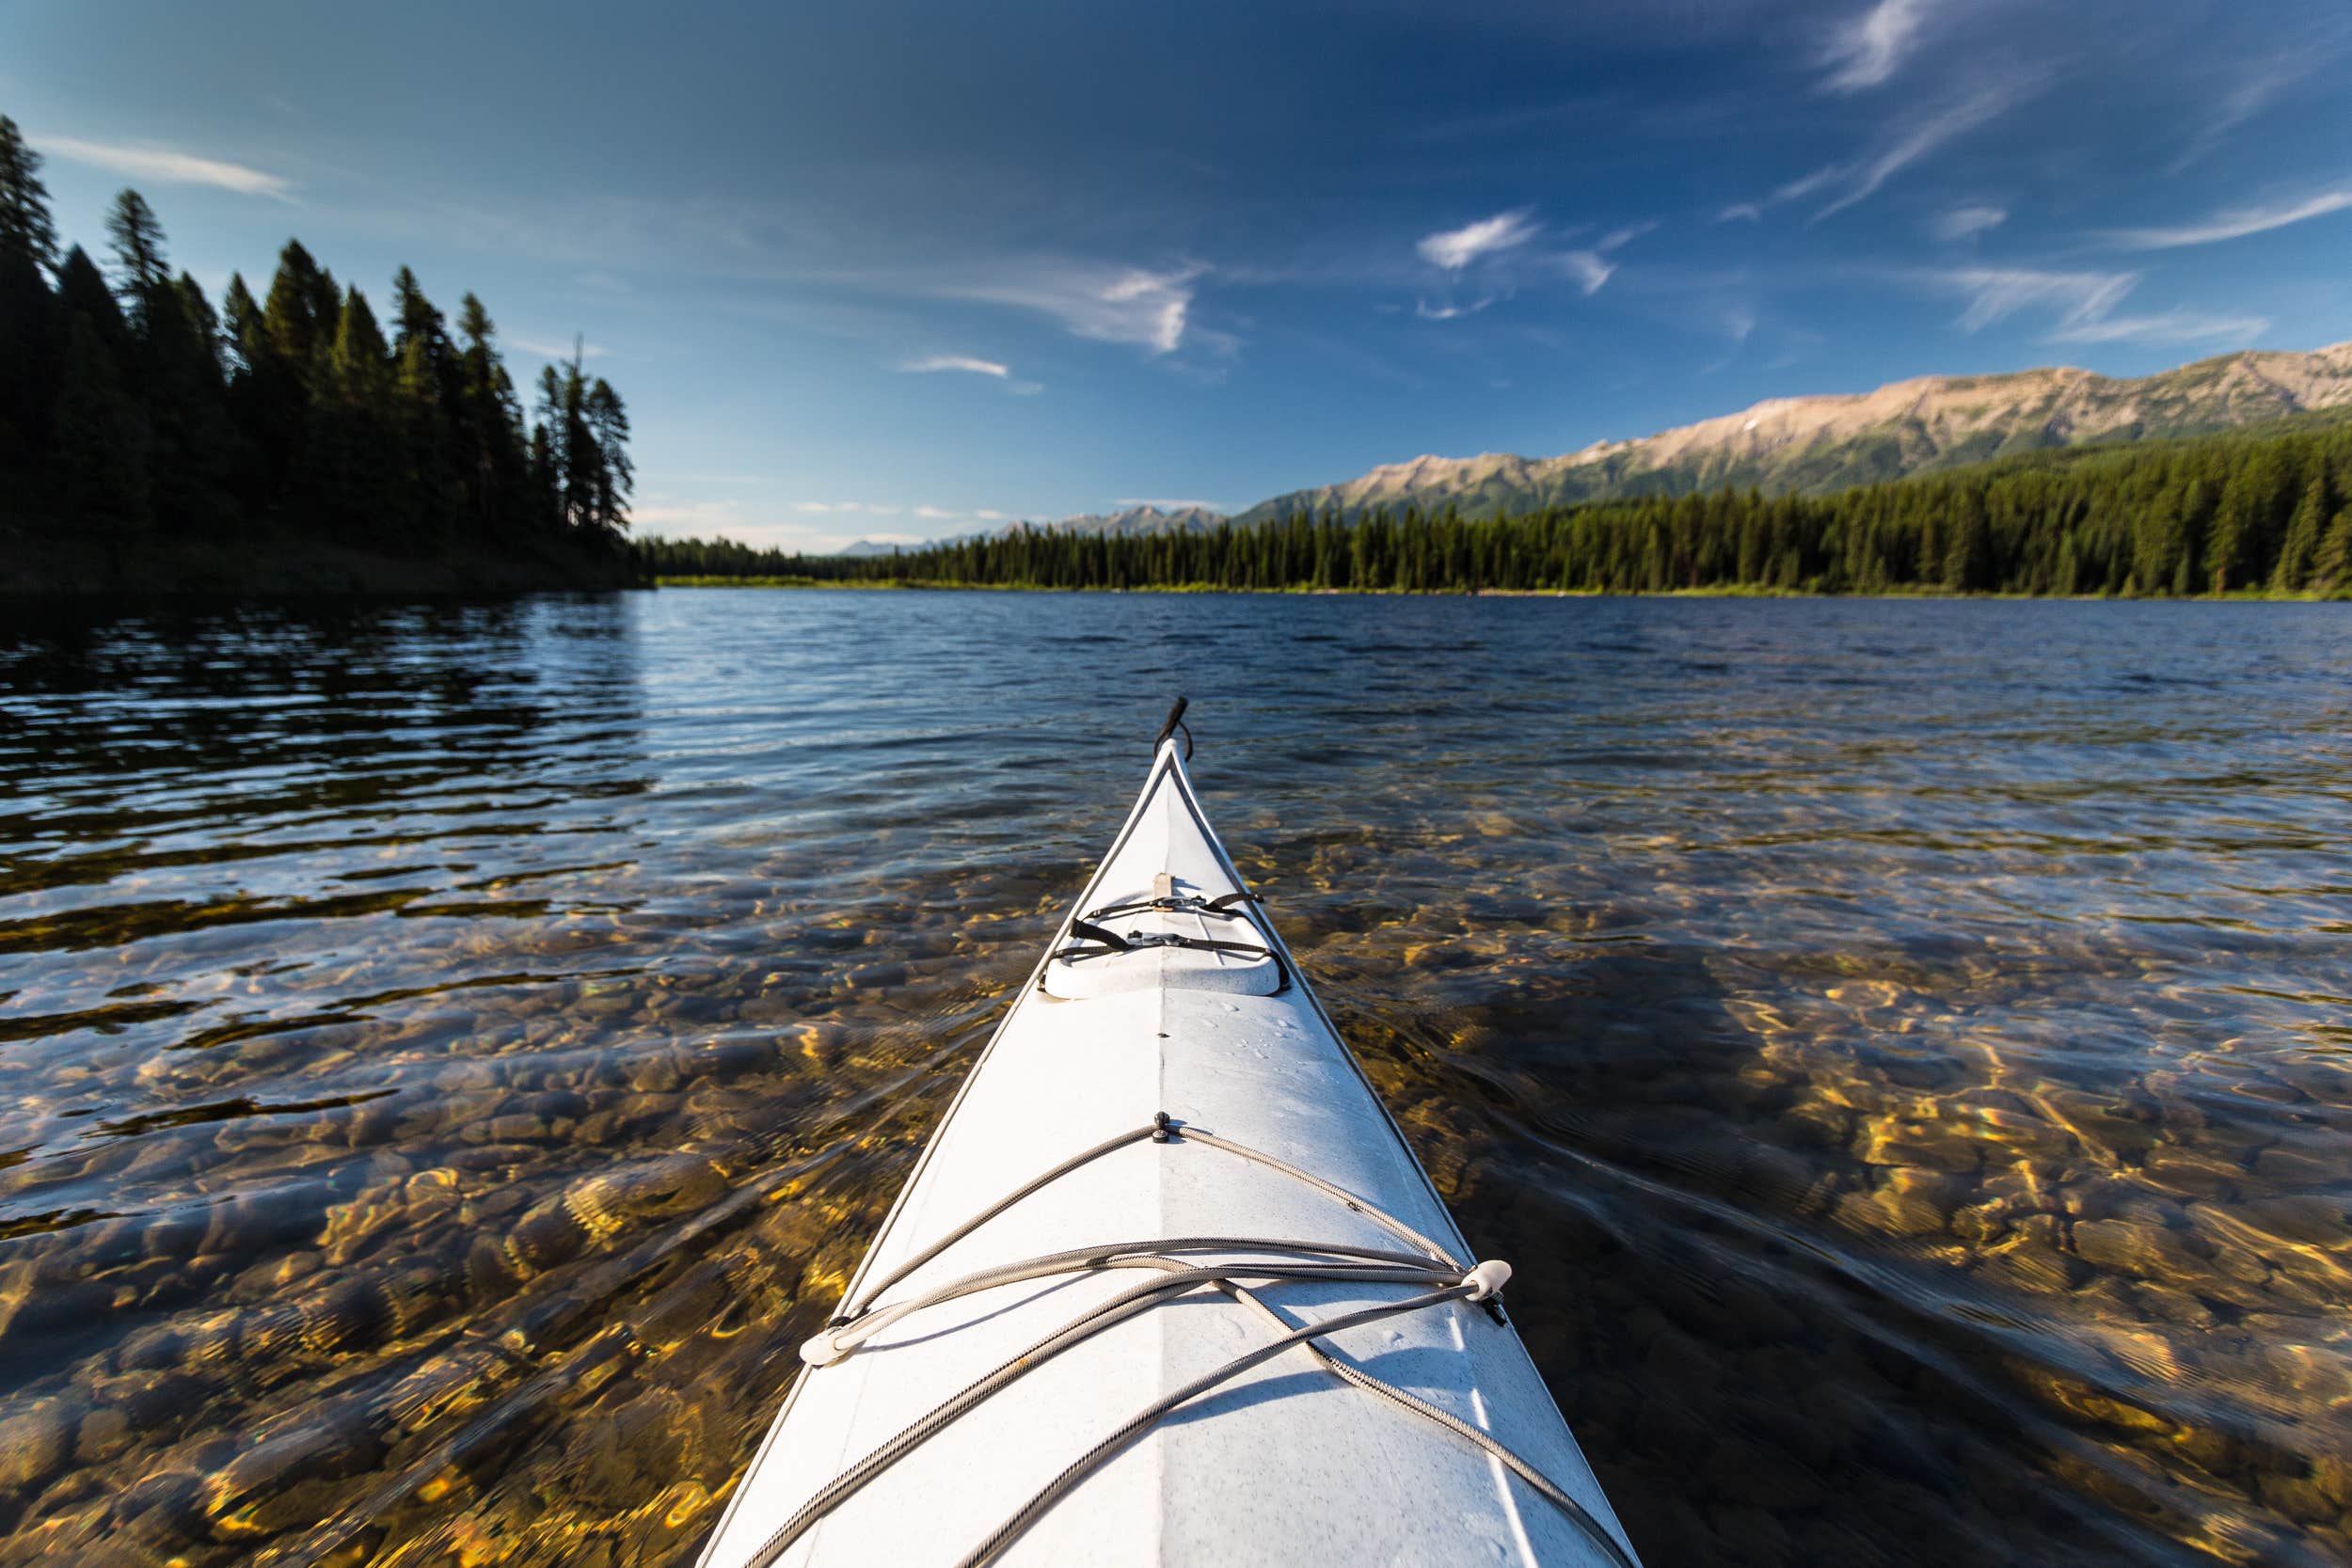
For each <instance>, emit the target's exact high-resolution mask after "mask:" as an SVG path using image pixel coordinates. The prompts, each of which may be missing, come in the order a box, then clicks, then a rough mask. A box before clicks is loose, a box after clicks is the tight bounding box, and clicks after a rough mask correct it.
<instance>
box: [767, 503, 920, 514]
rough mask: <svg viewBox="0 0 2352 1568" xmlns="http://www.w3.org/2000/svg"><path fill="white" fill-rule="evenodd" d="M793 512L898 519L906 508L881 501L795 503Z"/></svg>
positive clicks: (918, 509)
mask: <svg viewBox="0 0 2352 1568" xmlns="http://www.w3.org/2000/svg"><path fill="white" fill-rule="evenodd" d="M792 510H793V511H795V512H814V513H818V514H827V513H847V512H863V513H865V514H866V515H868V516H873V517H896V516H897V515H898V514H899V513H901V512H903V511H905V510H906V508H904V507H902V506H886V505H883V504H882V503H881V502H879V501H794V502H793V503H792ZM915 510H916V511H917V512H918V513H920V512H921V510H922V509H921V508H920V507H917V508H916V509H915Z"/></svg>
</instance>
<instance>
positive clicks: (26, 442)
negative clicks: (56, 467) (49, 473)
mask: <svg viewBox="0 0 2352 1568" xmlns="http://www.w3.org/2000/svg"><path fill="white" fill-rule="evenodd" d="M56 260H57V233H56V229H55V228H54V227H53V226H52V225H51V222H50V218H49V192H48V190H47V188H46V187H45V186H43V185H42V184H41V182H40V154H39V153H37V152H35V151H34V150H32V149H31V148H29V147H26V146H25V145H24V137H23V136H22V135H19V134H18V132H17V128H16V121H14V120H12V119H8V117H7V116H5V115H0V366H5V367H6V368H5V369H0V508H5V507H8V506H9V505H10V504H11V503H12V502H14V503H22V504H26V505H35V504H38V502H37V500H36V499H35V494H34V493H35V492H36V491H38V490H40V489H42V488H44V487H45V484H46V480H45V477H44V470H45V469H46V468H47V467H49V456H50V448H51V442H52V429H51V426H52V420H53V416H52V410H53V409H54V408H55V406H56V401H57V395H58V387H57V374H58V361H59V357H60V353H61V345H60V343H59V341H58V333H59V327H60V322H59V318H58V315H57V312H56V305H55V302H54V301H53V300H52V298H51V297H50V293H49V283H48V280H47V278H46V277H43V276H42V275H43V273H44V272H45V271H46V270H47V269H49V268H52V267H54V266H55V265H56Z"/></svg>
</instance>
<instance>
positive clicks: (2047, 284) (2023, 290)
mask: <svg viewBox="0 0 2352 1568" xmlns="http://www.w3.org/2000/svg"><path fill="white" fill-rule="evenodd" d="M1921 276H1922V277H1924V278H1925V280H1926V281H1928V282H1929V283H1931V285H1933V286H1935V287H1937V288H1939V289H1942V290H1944V291H1946V292H1948V293H1959V294H1962V295H1963V296H1965V297H1966V299H1967V301H1968V307H1967V309H1964V310H1963V311H1962V312H1961V313H1960V319H1959V320H1958V322H1957V323H1955V324H1954V325H1958V326H1959V328H1960V329H1961V330H1962V331H1963V332H1979V331H1982V330H1983V329H1984V328H1985V327H1988V326H1991V325H1994V323H1996V322H2002V321H2006V320H2008V319H2009V318H2010V317H2011V316H2013V315H2015V314H2017V313H2018V312H2019V311H2020V310H2025V309H2049V310H2053V311H2056V312H2057V314H2058V326H2059V328H2060V329H2061V330H2062V329H2064V328H2066V327H2069V326H2074V325H2082V324H2085V323H2089V322H2095V321H2098V320H2101V319H2102V318H2104V317H2105V316H2106V314H2107V313H2108V312H2109V311H2111V310H2113V309H2115V307H2116V306H2117V305H2118V304H2120V303H2122V298H2123V296H2124V295H2125V294H2128V293H2131V292H2132V290H2134V289H2135V288H2137V287H2138V285H2139V274H2137V273H2136V272H2057V271H2048V270H2044V269H2042V268H2037V267H1954V268H1950V269H1948V270H1946V271H1942V272H1931V273H1926V274H1923V275H1921Z"/></svg>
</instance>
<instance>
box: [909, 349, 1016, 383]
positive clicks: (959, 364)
mask: <svg viewBox="0 0 2352 1568" xmlns="http://www.w3.org/2000/svg"><path fill="white" fill-rule="evenodd" d="M898 369H899V370H901V371H903V372H906V373H907V374H909V375H936V374H938V373H940V372H943V371H961V372H965V373H966V374H970V375H993V376H994V377H995V378H996V379H997V380H999V381H1004V380H1007V379H1008V378H1009V377H1010V376H1011V374H1012V367H1011V366H1010V365H1002V364H998V363H997V362H996V361H995V360H993V359H975V358H973V357H972V356H970V355H968V354H930V355H925V356H923V357H921V358H919V359H909V360H907V361H905V362H904V363H903V364H901V365H899V367H898Z"/></svg>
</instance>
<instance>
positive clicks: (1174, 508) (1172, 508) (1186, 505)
mask: <svg viewBox="0 0 2352 1568" xmlns="http://www.w3.org/2000/svg"><path fill="white" fill-rule="evenodd" d="M1111 504H1112V505H1113V506H1148V507H1151V508H1152V510H1154V511H1157V512H1216V513H1219V514H1222V513H1223V512H1224V510H1225V508H1224V506H1223V505H1222V504H1221V503H1220V502H1217V501H1202V500H1147V499H1141V498H1139V497H1136V496H1123V497H1121V498H1120V499H1118V500H1115V501H1113V502H1112V503H1111Z"/></svg>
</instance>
